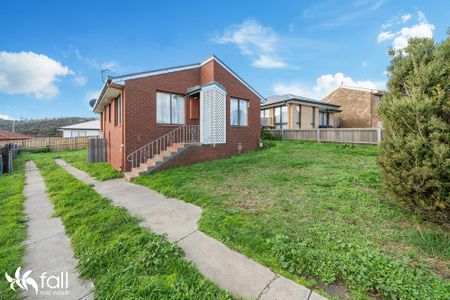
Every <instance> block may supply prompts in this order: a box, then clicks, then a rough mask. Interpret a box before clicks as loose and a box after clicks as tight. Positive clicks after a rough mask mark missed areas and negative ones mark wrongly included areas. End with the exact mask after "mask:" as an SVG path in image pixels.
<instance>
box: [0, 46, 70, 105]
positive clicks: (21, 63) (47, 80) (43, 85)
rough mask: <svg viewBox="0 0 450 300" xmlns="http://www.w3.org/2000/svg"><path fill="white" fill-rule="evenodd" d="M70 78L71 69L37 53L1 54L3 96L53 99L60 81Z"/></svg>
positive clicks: (0, 81) (0, 73)
mask: <svg viewBox="0 0 450 300" xmlns="http://www.w3.org/2000/svg"><path fill="white" fill-rule="evenodd" d="M69 74H71V71H70V70H69V68H68V67H65V66H63V65H61V63H60V62H58V61H56V60H53V59H51V58H49V57H48V56H46V55H43V54H37V53H34V52H5V51H1V52H0V92H3V93H6V94H11V95H14V94H31V95H33V96H34V97H36V98H52V97H54V96H56V95H57V94H58V92H59V90H58V87H57V86H56V84H55V82H56V81H57V79H58V77H64V76H67V75H69Z"/></svg>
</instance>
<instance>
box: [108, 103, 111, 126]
mask: <svg viewBox="0 0 450 300" xmlns="http://www.w3.org/2000/svg"><path fill="white" fill-rule="evenodd" d="M108 122H109V123H111V103H110V104H109V105H108Z"/></svg>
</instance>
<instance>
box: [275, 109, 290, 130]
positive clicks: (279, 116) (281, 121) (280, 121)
mask: <svg viewBox="0 0 450 300" xmlns="http://www.w3.org/2000/svg"><path fill="white" fill-rule="evenodd" d="M287 116H288V107H287V106H279V107H275V128H276V129H286V128H287Z"/></svg>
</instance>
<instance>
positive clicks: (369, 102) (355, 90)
mask: <svg viewBox="0 0 450 300" xmlns="http://www.w3.org/2000/svg"><path fill="white" fill-rule="evenodd" d="M385 93H386V92H385V91H381V90H373V89H366V88H359V87H347V86H342V87H339V88H337V89H336V90H334V91H333V92H332V93H331V94H329V95H328V96H326V97H325V98H324V99H323V101H324V102H327V103H333V104H337V105H340V106H341V109H342V112H340V113H339V114H337V116H338V117H339V118H340V127H342V128H370V127H380V126H381V122H380V120H379V118H378V114H377V106H378V103H379V102H380V101H381V97H382V96H383V95H384V94H385Z"/></svg>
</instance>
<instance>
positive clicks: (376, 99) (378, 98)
mask: <svg viewBox="0 0 450 300" xmlns="http://www.w3.org/2000/svg"><path fill="white" fill-rule="evenodd" d="M380 102H381V96H380V95H375V104H376V106H378V105H379V104H380Z"/></svg>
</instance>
